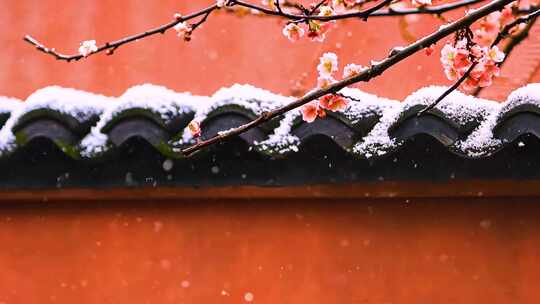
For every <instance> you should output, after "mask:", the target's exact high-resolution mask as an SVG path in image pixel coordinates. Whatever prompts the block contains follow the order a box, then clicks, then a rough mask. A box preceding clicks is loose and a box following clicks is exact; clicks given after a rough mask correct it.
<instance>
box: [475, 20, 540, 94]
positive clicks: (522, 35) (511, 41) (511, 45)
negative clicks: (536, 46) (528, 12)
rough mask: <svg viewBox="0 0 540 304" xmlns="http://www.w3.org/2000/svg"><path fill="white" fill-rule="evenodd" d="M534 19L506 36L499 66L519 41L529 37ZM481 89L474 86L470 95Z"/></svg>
mask: <svg viewBox="0 0 540 304" xmlns="http://www.w3.org/2000/svg"><path fill="white" fill-rule="evenodd" d="M536 21H537V20H536V19H533V20H531V21H530V22H529V23H527V25H526V27H525V28H524V29H522V30H521V31H519V33H517V34H515V35H513V36H510V37H509V38H508V43H507V44H506V45H505V46H504V48H503V53H505V54H506V56H505V57H504V59H503V61H502V62H500V63H499V66H503V65H504V63H505V62H506V60H507V59H508V57H510V54H511V53H512V51H513V50H514V49H515V47H516V46H518V45H519V44H520V43H521V42H523V41H524V40H525V39H526V38H527V37H529V32H530V30H531V28H532V27H533V26H534V24H535V22H536ZM482 89H483V87H478V88H476V89H475V90H474V92H473V93H472V95H473V96H478V95H480V92H481V91H482Z"/></svg>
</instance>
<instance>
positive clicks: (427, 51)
mask: <svg viewBox="0 0 540 304" xmlns="http://www.w3.org/2000/svg"><path fill="white" fill-rule="evenodd" d="M434 51H435V45H433V44H432V45H430V46H428V47H427V48H424V54H426V56H431V54H433V52H434Z"/></svg>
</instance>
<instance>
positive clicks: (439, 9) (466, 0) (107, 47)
mask: <svg viewBox="0 0 540 304" xmlns="http://www.w3.org/2000/svg"><path fill="white" fill-rule="evenodd" d="M482 1H485V0H463V1H457V2H454V3H449V4H444V5H439V6H432V7H423V8H411V9H400V10H396V9H387V10H375V8H377V9H378V8H380V7H383V6H385V5H386V4H387V1H382V2H380V3H379V4H378V5H376V6H374V7H371V8H368V9H366V10H364V11H358V12H354V13H346V14H341V15H333V16H309V14H308V15H307V16H306V12H304V14H303V15H294V14H288V13H285V12H283V13H280V12H277V11H274V10H270V9H267V8H264V7H260V6H257V5H253V4H249V3H246V2H243V1H239V0H231V1H230V2H229V3H228V6H234V5H239V6H243V7H246V8H251V9H255V10H257V11H259V12H261V13H264V14H267V15H273V16H278V17H282V18H287V19H290V20H320V21H331V20H338V19H348V18H357V17H362V18H366V17H367V16H370V17H384V16H401V15H411V14H442V13H444V12H447V11H451V10H455V9H459V8H461V7H464V6H468V5H472V4H475V3H479V2H482ZM321 3H323V1H321ZM216 9H217V6H216V5H212V6H210V7H207V8H205V9H202V10H200V11H198V12H195V13H193V14H190V15H187V16H182V17H180V18H177V19H175V20H173V21H171V22H169V23H166V24H163V25H161V26H158V27H156V28H153V29H150V30H147V31H145V32H142V33H139V34H135V35H131V36H127V37H124V38H121V39H119V40H116V41H111V42H106V43H105V44H103V45H101V46H99V47H98V49H97V50H96V51H95V52H92V53H91V54H89V55H88V56H92V55H95V54H97V53H101V52H104V51H105V52H108V54H112V53H113V52H114V51H115V50H116V49H118V48H119V47H120V46H122V45H124V44H127V43H130V42H133V41H137V40H140V39H143V38H146V37H148V36H152V35H155V34H164V33H165V32H166V31H167V30H169V29H170V28H172V27H174V26H175V25H177V24H178V23H180V22H185V21H188V20H191V19H194V18H197V17H200V16H204V17H203V19H204V21H206V18H208V16H209V15H210V13H212V12H213V11H215V10H216ZM204 21H203V22H204ZM200 23H202V22H200ZM199 25H200V24H197V23H196V26H195V27H198V26H199ZM23 40H24V41H26V42H28V43H29V44H31V45H33V46H34V47H35V48H36V49H37V50H38V51H40V52H43V53H45V54H48V55H51V56H53V57H54V58H56V59H57V60H64V61H67V62H71V61H78V60H81V59H83V58H85V57H84V56H83V55H81V54H73V55H67V54H62V53H59V52H57V51H56V50H55V49H54V48H48V47H46V46H45V45H44V44H42V43H41V42H39V41H38V40H37V39H35V38H33V37H31V36H30V35H26V36H25V37H24V38H23ZM88 56H87V57H88Z"/></svg>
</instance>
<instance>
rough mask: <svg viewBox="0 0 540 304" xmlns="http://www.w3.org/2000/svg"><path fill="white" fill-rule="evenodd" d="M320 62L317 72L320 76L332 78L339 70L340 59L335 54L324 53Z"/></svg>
mask: <svg viewBox="0 0 540 304" xmlns="http://www.w3.org/2000/svg"><path fill="white" fill-rule="evenodd" d="M319 61H320V62H319V65H317V70H318V71H319V75H320V76H331V75H332V74H333V73H334V72H336V71H337V70H338V58H337V55H336V54H334V53H324V54H323V55H322V56H321V58H320V59H319Z"/></svg>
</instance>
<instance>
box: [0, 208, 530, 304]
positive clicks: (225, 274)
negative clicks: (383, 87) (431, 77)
mask: <svg viewBox="0 0 540 304" xmlns="http://www.w3.org/2000/svg"><path fill="white" fill-rule="evenodd" d="M0 214H1V216H0V244H1V245H2V250H0V269H1V271H2V275H1V276H0V303H6V304H19V303H81V304H83V303H130V304H136V303H246V301H245V300H244V296H245V294H246V293H251V294H253V296H254V302H253V303H313V304H317V303H321V304H328V303H411V304H412V303H441V304H444V303H448V304H457V303H471V304H472V303H474V304H476V303H491V304H507V303H538V302H539V300H540V293H539V291H538V284H539V283H540V260H539V259H538V256H539V254H540V247H539V245H538V244H540V224H539V222H538V218H539V216H540V205H539V204H538V199H524V198H523V199H452V200H445V199H438V200H433V199H409V200H405V199H394V200H383V199H379V200H332V201H330V200H288V201H283V200H266V201H265V200H222V201H208V200H207V201H204V200H190V201H179V200H177V201H168V202H159V203H158V202H146V203H141V202H133V201H131V202H124V203H118V202H116V203H115V202H102V203H99V202H91V203H90V202H89V203H86V205H85V204H84V203H81V202H78V203H77V202H66V203H36V204H28V205H25V204H23V203H21V202H19V203H16V204H12V205H9V204H6V203H3V204H2V205H1V206H0ZM184 281H186V282H189V286H187V283H185V282H184ZM183 282H184V283H183ZM186 286H187V287H186ZM222 291H224V293H225V294H224V295H222Z"/></svg>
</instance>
